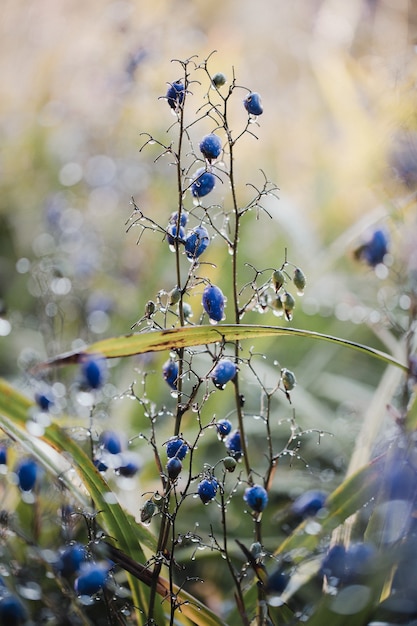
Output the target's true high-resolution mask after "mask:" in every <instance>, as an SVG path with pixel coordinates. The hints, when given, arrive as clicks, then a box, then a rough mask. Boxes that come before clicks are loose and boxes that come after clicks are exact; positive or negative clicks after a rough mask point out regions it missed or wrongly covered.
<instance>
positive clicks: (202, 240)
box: [185, 226, 210, 260]
mask: <svg viewBox="0 0 417 626" xmlns="http://www.w3.org/2000/svg"><path fill="white" fill-rule="evenodd" d="M209 243H210V237H209V234H208V231H207V228H205V226H196V227H195V228H193V229H192V230H190V231H189V232H188V234H187V238H186V240H185V253H186V255H187V257H188V258H189V259H190V260H193V259H197V258H198V257H199V256H201V255H202V254H203V252H204V250H205V249H206V248H207V246H208V245H209Z"/></svg>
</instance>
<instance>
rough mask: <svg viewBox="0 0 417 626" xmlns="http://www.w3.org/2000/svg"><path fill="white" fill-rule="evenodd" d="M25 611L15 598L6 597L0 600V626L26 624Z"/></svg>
mask: <svg viewBox="0 0 417 626" xmlns="http://www.w3.org/2000/svg"><path fill="white" fill-rule="evenodd" d="M26 617H27V616H26V611H25V608H24V606H23V604H22V603H21V602H20V600H19V599H18V598H16V596H12V595H6V596H4V597H3V598H2V599H1V600H0V624H1V626H19V625H20V624H24V623H25V622H26Z"/></svg>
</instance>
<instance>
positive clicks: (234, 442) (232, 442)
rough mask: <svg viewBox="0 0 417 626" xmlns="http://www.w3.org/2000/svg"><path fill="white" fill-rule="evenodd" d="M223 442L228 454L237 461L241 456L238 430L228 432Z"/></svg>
mask: <svg viewBox="0 0 417 626" xmlns="http://www.w3.org/2000/svg"><path fill="white" fill-rule="evenodd" d="M225 444H226V448H227V451H228V453H229V454H230V456H232V457H233V458H235V459H236V460H237V461H238V460H239V459H240V457H241V456H242V440H241V437H240V432H239V431H238V430H234V431H233V432H232V433H230V435H228V436H227V438H226V440H225Z"/></svg>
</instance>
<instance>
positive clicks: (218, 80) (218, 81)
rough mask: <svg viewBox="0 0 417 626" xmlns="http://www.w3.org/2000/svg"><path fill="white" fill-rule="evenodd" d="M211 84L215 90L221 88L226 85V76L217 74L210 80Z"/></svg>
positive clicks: (220, 73)
mask: <svg viewBox="0 0 417 626" xmlns="http://www.w3.org/2000/svg"><path fill="white" fill-rule="evenodd" d="M211 82H212V83H213V85H214V86H215V87H217V88H219V87H222V86H223V85H224V84H225V83H226V76H225V75H224V74H223V73H222V72H217V74H215V75H214V76H213V78H212V79H211Z"/></svg>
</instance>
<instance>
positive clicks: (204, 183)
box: [191, 167, 216, 198]
mask: <svg viewBox="0 0 417 626" xmlns="http://www.w3.org/2000/svg"><path fill="white" fill-rule="evenodd" d="M215 184H216V177H215V176H214V174H212V173H211V172H207V171H206V169H205V168H204V167H200V168H199V169H198V170H197V171H196V172H195V174H194V176H193V183H192V184H191V193H192V194H193V196H194V197H195V198H202V197H203V196H206V195H207V194H208V193H210V191H213V189H214V186H215Z"/></svg>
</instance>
